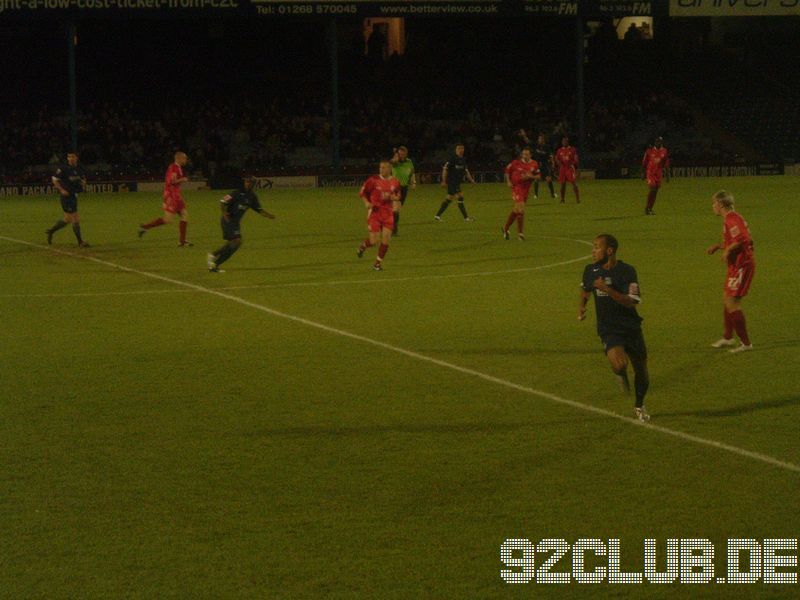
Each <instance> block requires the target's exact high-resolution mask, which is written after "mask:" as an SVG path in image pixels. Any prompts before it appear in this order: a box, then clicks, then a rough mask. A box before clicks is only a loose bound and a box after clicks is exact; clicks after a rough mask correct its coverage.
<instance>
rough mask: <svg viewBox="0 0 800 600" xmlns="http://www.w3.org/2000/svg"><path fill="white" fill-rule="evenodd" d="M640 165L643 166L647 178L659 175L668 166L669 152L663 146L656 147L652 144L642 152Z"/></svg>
mask: <svg viewBox="0 0 800 600" xmlns="http://www.w3.org/2000/svg"><path fill="white" fill-rule="evenodd" d="M642 166H643V167H644V168H645V171H646V172H647V177H648V178H650V179H652V178H658V177H661V174H662V173H663V169H666V168H668V167H669V152H667V149H666V148H664V147H661V148H656V147H655V146H653V147H652V148H648V149H647V150H645V152H644V157H643V158H642Z"/></svg>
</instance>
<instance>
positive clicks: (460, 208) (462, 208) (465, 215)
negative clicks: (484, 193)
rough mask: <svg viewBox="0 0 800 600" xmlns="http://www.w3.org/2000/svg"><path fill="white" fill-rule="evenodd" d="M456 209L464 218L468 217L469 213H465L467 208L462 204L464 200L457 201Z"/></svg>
mask: <svg viewBox="0 0 800 600" xmlns="http://www.w3.org/2000/svg"><path fill="white" fill-rule="evenodd" d="M458 210H460V211H461V214H462V215H464V218H465V219H468V218H469V215H468V214H467V208H466V207H465V206H464V200H459V201H458Z"/></svg>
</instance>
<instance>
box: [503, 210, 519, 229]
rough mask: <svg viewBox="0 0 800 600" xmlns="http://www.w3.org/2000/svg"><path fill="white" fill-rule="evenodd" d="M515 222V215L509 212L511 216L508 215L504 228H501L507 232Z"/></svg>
mask: <svg viewBox="0 0 800 600" xmlns="http://www.w3.org/2000/svg"><path fill="white" fill-rule="evenodd" d="M516 220H517V213H515V212H514V211H511V214H510V215H508V220H507V221H506V226H505V227H503V230H504V231H508V230H509V229H511V226H512V225H513V224H514V221H516Z"/></svg>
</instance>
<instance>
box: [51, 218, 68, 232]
mask: <svg viewBox="0 0 800 600" xmlns="http://www.w3.org/2000/svg"><path fill="white" fill-rule="evenodd" d="M66 226H67V222H66V221H65V220H64V219H59V220H58V221H56V222H55V224H54V225H53V226H52V227H51V228H50V229H49V230H48V231H49V232H50V233H55V232H56V231H58V230H59V229H63V228H64V227H66Z"/></svg>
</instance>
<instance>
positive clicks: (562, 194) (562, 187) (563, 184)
mask: <svg viewBox="0 0 800 600" xmlns="http://www.w3.org/2000/svg"><path fill="white" fill-rule="evenodd" d="M566 193H567V184H566V182H564V183H562V184H561V201H562V202H563V201H564V194H566Z"/></svg>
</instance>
